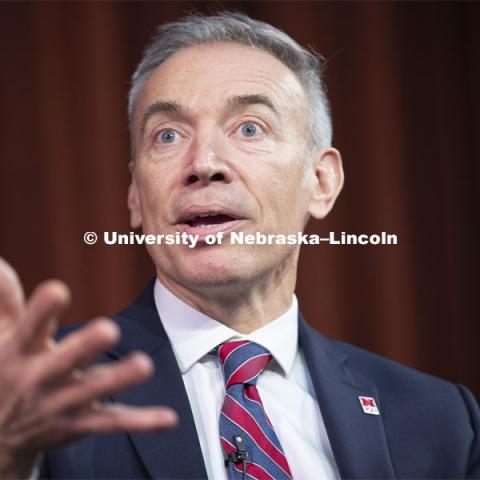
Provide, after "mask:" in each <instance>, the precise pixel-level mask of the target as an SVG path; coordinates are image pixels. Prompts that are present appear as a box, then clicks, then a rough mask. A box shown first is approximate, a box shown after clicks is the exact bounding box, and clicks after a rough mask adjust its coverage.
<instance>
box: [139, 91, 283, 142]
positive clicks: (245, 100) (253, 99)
mask: <svg viewBox="0 0 480 480" xmlns="http://www.w3.org/2000/svg"><path fill="white" fill-rule="evenodd" d="M227 104H228V105H229V106H230V107H231V108H238V107H243V106H248V105H264V106H266V107H267V108H269V109H270V110H271V111H272V112H273V113H274V114H275V116H276V117H277V118H280V113H279V112H278V110H277V109H276V108H275V105H274V104H273V102H272V101H271V100H270V98H269V97H268V96H267V95H263V94H251V95H234V96H233V97H230V98H229V99H228V100H227ZM159 113H171V114H175V115H176V116H183V115H186V113H187V109H186V108H185V107H183V106H182V105H180V104H179V103H178V102H174V101H168V100H160V101H158V102H155V103H152V104H151V105H149V106H148V108H147V110H146V112H145V113H144V114H143V116H142V123H141V125H140V131H141V134H142V136H143V134H144V133H145V127H146V126H147V122H148V120H149V119H150V118H151V117H152V116H154V115H157V114H159Z"/></svg>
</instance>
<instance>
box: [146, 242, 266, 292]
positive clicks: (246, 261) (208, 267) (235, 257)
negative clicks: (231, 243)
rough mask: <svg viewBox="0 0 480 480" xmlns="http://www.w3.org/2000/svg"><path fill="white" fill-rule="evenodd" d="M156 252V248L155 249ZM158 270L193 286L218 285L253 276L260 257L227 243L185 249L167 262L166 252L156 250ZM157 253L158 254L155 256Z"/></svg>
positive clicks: (232, 283) (249, 278)
mask: <svg viewBox="0 0 480 480" xmlns="http://www.w3.org/2000/svg"><path fill="white" fill-rule="evenodd" d="M152 253H153V252H152ZM152 257H153V258H154V261H155V260H158V261H155V264H156V266H157V270H159V271H161V272H163V273H164V274H165V275H166V276H168V277H169V278H170V279H172V280H174V281H175V282H177V283H179V284H182V285H184V286H188V287H190V288H197V289H198V288H202V287H203V288H215V287H226V286H229V285H238V284H239V283H243V282H246V281H248V280H251V279H252V277H253V276H254V275H255V273H256V269H257V264H258V259H256V257H255V256H254V255H248V254H247V253H246V252H240V251H238V249H237V248H235V249H232V248H231V247H230V248H229V247H228V246H226V245H222V246H211V247H207V246H203V247H200V248H195V249H186V250H185V249H184V250H183V252H182V253H181V254H178V252H177V254H175V255H174V256H170V258H169V259H168V264H165V262H164V261H165V258H168V257H167V256H166V255H164V254H163V253H160V254H159V255H155V254H153V255H152ZM155 257H157V258H155Z"/></svg>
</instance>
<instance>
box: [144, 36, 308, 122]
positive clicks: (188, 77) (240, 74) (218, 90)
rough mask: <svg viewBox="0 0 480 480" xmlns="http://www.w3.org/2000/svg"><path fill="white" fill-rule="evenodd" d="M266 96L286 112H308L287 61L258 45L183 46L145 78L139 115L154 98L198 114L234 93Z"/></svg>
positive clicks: (289, 113)
mask: <svg viewBox="0 0 480 480" xmlns="http://www.w3.org/2000/svg"><path fill="white" fill-rule="evenodd" d="M258 94H260V95H265V96H267V97H269V98H270V99H271V100H272V102H273V103H274V104H275V107H276V108H277V109H278V110H279V112H280V113H281V114H283V115H286V116H288V115H294V116H296V117H298V115H299V114H300V115H304V113H305V111H306V104H307V103H306V98H305V93H304V90H303V87H302V85H301V83H300V81H299V79H298V77H297V76H296V74H295V73H294V72H293V71H291V70H290V69H289V68H288V67H287V66H286V65H284V64H283V63H282V62H280V61H279V60H278V59H277V58H275V57H274V56H272V55H270V54H269V53H268V52H266V51H263V50H261V49H259V48H255V47H248V46H244V45H239V44H235V43H212V44H202V45H197V46H193V47H188V48H185V49H183V50H180V51H179V52H177V53H176V54H174V55H172V56H171V57H170V58H168V59H167V60H166V61H165V62H164V63H162V64H161V65H160V66H159V67H158V68H157V69H156V70H155V71H154V73H153V74H152V75H151V76H150V78H149V79H148V81H147V82H146V84H145V86H144V88H143V90H142V92H141V94H140V96H139V98H138V100H137V105H136V108H135V112H136V115H135V117H137V118H138V114H139V113H141V112H142V111H144V110H145V109H146V108H148V106H149V105H151V104H152V103H154V102H157V101H159V100H161V101H163V100H165V101H176V102H178V103H180V104H182V105H185V106H186V107H188V109H189V110H192V111H195V112H197V113H199V114H201V113H208V112H211V111H212V110H215V109H217V108H221V107H222V106H224V103H225V101H226V99H228V98H231V97H233V96H236V95H258Z"/></svg>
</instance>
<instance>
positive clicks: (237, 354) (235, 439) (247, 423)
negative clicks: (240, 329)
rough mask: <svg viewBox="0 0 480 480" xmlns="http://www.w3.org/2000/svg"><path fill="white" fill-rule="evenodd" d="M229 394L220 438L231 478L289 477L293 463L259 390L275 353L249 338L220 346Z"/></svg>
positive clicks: (285, 479) (275, 479)
mask: <svg viewBox="0 0 480 480" xmlns="http://www.w3.org/2000/svg"><path fill="white" fill-rule="evenodd" d="M218 356H219V358H220V363H221V365H222V367H223V374H224V378H225V385H226V395H225V400H224V402H223V406H222V410H221V412H220V438H221V441H222V445H223V448H224V450H225V452H226V454H227V457H228V459H227V460H226V461H225V464H226V465H227V466H228V467H229V476H230V478H231V479H241V478H247V477H248V478H253V479H257V480H288V479H291V478H292V474H291V473H290V467H289V466H288V462H287V459H286V458H285V454H284V453H283V449H282V446H281V445H280V442H279V440H278V438H277V436H276V435H275V432H274V430H273V427H272V424H271V423H270V420H269V419H268V417H267V414H266V412H265V409H264V408H263V404H262V401H261V400H260V395H259V394H258V390H257V386H256V384H257V379H258V376H259V375H260V373H261V372H262V370H263V369H264V368H265V366H266V365H267V363H268V362H269V361H270V360H271V358H272V355H271V353H270V352H269V351H268V350H266V349H265V348H263V347H261V346H260V345H258V344H256V343H253V342H249V341H246V340H241V341H231V342H226V343H224V344H222V345H220V346H219V347H218Z"/></svg>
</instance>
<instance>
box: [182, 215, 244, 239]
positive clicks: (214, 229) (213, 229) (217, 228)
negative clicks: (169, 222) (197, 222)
mask: <svg viewBox="0 0 480 480" xmlns="http://www.w3.org/2000/svg"><path fill="white" fill-rule="evenodd" d="M242 222H244V220H231V221H230V222H224V223H219V224H218V225H210V226H208V227H191V226H190V225H188V224H187V223H180V224H178V225H176V227H177V230H178V231H179V232H181V233H182V232H185V233H188V234H189V235H198V241H200V242H201V241H203V240H205V237H206V236H207V235H215V234H217V233H219V232H223V233H228V232H231V231H232V230H235V229H236V228H238V227H239V226H240V225H241V224H242Z"/></svg>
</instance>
